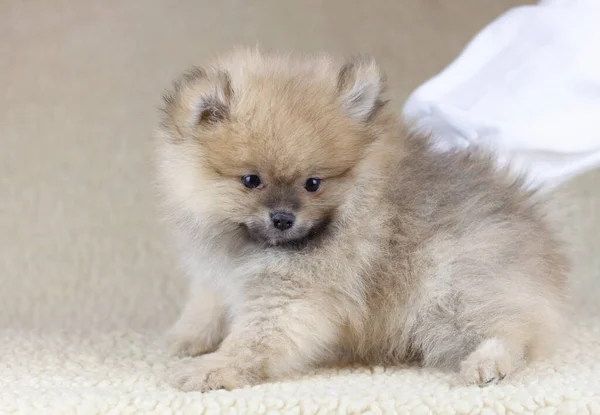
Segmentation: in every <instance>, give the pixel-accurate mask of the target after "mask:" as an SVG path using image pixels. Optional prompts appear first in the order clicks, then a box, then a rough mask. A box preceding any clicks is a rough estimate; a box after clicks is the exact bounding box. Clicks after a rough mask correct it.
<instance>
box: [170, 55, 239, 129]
mask: <svg viewBox="0 0 600 415" xmlns="http://www.w3.org/2000/svg"><path fill="white" fill-rule="evenodd" d="M232 96H233V91H232V89H231V79H230V78H229V74H228V73H227V72H224V71H214V72H212V73H208V72H207V71H205V70H204V69H202V68H197V67H194V68H192V69H190V70H189V71H187V72H185V73H184V74H183V75H182V76H181V77H179V79H177V80H176V81H175V82H174V83H173V88H172V90H171V91H170V92H168V93H167V94H165V96H164V102H165V106H164V113H165V117H164V119H163V126H164V127H166V128H167V129H168V130H171V133H176V134H177V135H179V136H180V138H183V137H185V136H189V135H192V136H193V135H194V132H197V131H198V130H203V129H205V128H212V127H214V126H215V125H217V124H219V123H221V122H224V121H226V120H228V119H229V115H230V111H229V110H230V104H231V99H232Z"/></svg>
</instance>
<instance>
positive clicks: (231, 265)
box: [157, 51, 566, 390]
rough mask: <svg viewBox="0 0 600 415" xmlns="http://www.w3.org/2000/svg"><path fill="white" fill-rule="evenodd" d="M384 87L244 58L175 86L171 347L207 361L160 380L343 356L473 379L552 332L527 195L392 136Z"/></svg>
mask: <svg viewBox="0 0 600 415" xmlns="http://www.w3.org/2000/svg"><path fill="white" fill-rule="evenodd" d="M382 90H383V81H382V75H381V73H380V71H379V69H378V68H377V66H376V65H375V64H374V63H373V62H372V61H371V60H368V59H362V60H361V59H359V60H355V61H353V62H350V63H348V64H346V65H341V64H339V63H337V62H335V61H334V60H332V59H330V58H327V57H322V58H315V59H305V60H298V59H294V58H291V57H285V56H284V57H281V56H268V55H262V54H260V53H258V52H247V51H241V52H237V53H234V54H233V55H231V56H230V57H228V58H226V59H225V60H222V61H220V62H218V63H217V64H216V65H215V67H214V68H212V69H210V70H207V71H205V70H200V69H196V70H194V71H191V72H189V73H188V74H186V75H184V76H183V77H182V78H181V79H180V80H179V81H178V82H177V83H176V84H175V87H174V90H173V91H172V92H171V93H170V94H169V95H168V96H167V97H166V108H165V117H164V119H163V123H162V126H161V129H160V133H161V134H160V136H161V137H160V140H159V147H158V153H157V154H158V156H159V173H160V178H161V181H160V182H161V184H162V187H163V192H164V195H165V198H166V201H167V204H166V205H167V208H168V212H169V213H170V217H171V218H172V221H173V224H174V229H175V230H176V234H177V240H178V241H179V243H180V246H181V249H182V252H183V253H184V255H183V258H184V265H185V268H186V270H187V272H188V274H189V275H190V276H191V290H190V297H189V301H188V303H187V305H186V307H185V308H184V310H183V312H182V314H181V317H180V319H179V321H178V322H177V323H176V324H175V326H174V327H173V329H172V330H171V332H170V334H169V339H170V346H171V348H172V351H173V352H174V353H176V354H180V355H199V354H204V355H203V356H201V357H198V358H196V359H195V360H194V361H192V362H187V363H185V364H184V365H182V366H181V367H180V368H178V369H177V370H176V371H175V372H174V382H175V383H176V385H178V386H179V387H181V388H183V389H186V390H209V389H215V388H228V389H230V388H236V387H241V386H243V385H248V384H256V383H260V382H264V381H267V380H271V379H279V378H282V377H285V376H288V375H290V374H293V373H297V372H301V371H304V370H306V369H307V368H309V367H311V366H315V365H320V364H325V363H331V362H341V361H355V362H361V363H367V364H397V363H401V362H408V361H417V362H420V363H422V364H424V365H427V366H435V367H441V368H448V369H457V370H459V371H460V373H461V376H462V379H463V381H464V382H466V383H477V384H480V385H483V384H487V383H490V382H493V381H498V380H500V379H501V378H503V377H504V376H506V375H508V374H510V373H511V372H513V371H514V370H515V369H517V368H518V367H519V366H520V365H521V364H522V363H523V362H525V361H527V360H528V359H531V358H534V357H536V356H537V355H539V354H540V353H542V352H543V351H545V349H547V348H548V346H550V345H551V344H552V342H553V340H554V339H555V338H556V337H557V335H558V334H559V331H560V330H561V329H562V323H563V321H564V309H565V304H566V300H565V297H566V296H565V289H566V288H565V274H566V261H565V259H564V257H563V255H562V254H561V252H560V250H559V246H558V244H557V243H556V242H555V240H554V239H553V236H552V234H551V232H550V231H549V229H548V228H547V226H546V224H545V223H544V222H543V220H542V219H541V218H540V214H539V212H538V211H537V208H536V206H535V205H534V203H533V202H532V198H531V195H530V194H528V193H527V192H526V191H524V190H522V187H521V186H520V182H519V181H518V180H513V179H511V177H510V175H509V174H508V173H507V172H505V171H500V170H498V169H496V168H494V167H493V163H492V162H491V160H489V159H488V158H487V157H486V156H485V155H483V154H478V153H476V152H474V151H472V150H469V151H461V152H456V153H445V154H441V153H436V152H433V151H431V150H429V149H428V146H427V143H426V142H425V140H423V139H419V138H411V137H409V136H407V135H406V133H405V131H404V130H403V128H402V127H401V125H400V123H399V122H398V121H397V120H396V118H395V117H394V116H393V115H392V114H391V113H390V112H388V110H387V109H386V108H385V106H384V105H383V103H382V100H381V94H382ZM248 175H252V176H253V177H254V178H253V179H248V180H253V181H252V183H251V184H252V185H253V186H254V185H255V184H257V183H259V182H258V181H260V184H258V185H257V186H256V187H253V188H248V187H245V185H244V180H246V179H241V178H246V177H249V176H248ZM256 177H258V179H256ZM312 178H318V179H319V183H320V186H319V188H318V190H317V191H314V192H313V191H308V190H307V189H309V187H308V185H306V183H308V179H311V180H312ZM257 180H258V181H257ZM279 212H285V213H286V214H291V215H292V216H291V217H293V218H294V219H293V224H292V225H290V226H291V227H290V228H289V229H288V228H286V229H283V228H278V226H279V225H274V224H276V221H275V220H274V219H273V217H274V214H276V213H279ZM277 223H279V222H277ZM290 223H292V221H290ZM276 228H277V229H276Z"/></svg>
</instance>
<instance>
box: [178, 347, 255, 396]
mask: <svg viewBox="0 0 600 415" xmlns="http://www.w3.org/2000/svg"><path fill="white" fill-rule="evenodd" d="M259 381H260V379H258V378H257V377H256V376H253V375H252V374H251V373H250V372H248V371H243V370H240V369H239V368H236V366H235V365H234V364H233V362H232V361H231V360H229V359H227V358H225V357H223V356H219V354H218V353H212V354H208V355H204V356H200V357H197V358H195V359H193V360H191V361H186V362H182V363H180V364H179V365H178V366H177V367H175V368H174V369H173V371H172V372H171V375H170V383H171V385H173V386H174V387H176V388H178V389H180V390H182V391H185V392H192V391H200V392H207V391H210V390H216V389H227V390H231V389H236V388H241V387H244V386H250V385H255V384H257V383H258V382H259Z"/></svg>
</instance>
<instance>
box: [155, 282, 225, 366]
mask: <svg viewBox="0 0 600 415" xmlns="http://www.w3.org/2000/svg"><path fill="white" fill-rule="evenodd" d="M224 330H225V310H224V306H223V304H222V302H221V299H220V298H219V297H218V295H217V294H215V293H213V292H210V291H208V290H205V289H204V287H201V286H199V285H197V284H192V287H191V292H190V296H189V298H188V302H187V304H186V305H185V307H184V309H183V311H182V312H181V315H180V317H179V319H178V320H177V322H176V323H175V324H174V325H173V327H172V328H171V329H170V330H169V331H168V332H167V335H166V341H167V346H168V348H169V352H170V353H171V354H172V355H176V356H196V355H199V354H203V353H208V352H211V351H213V350H215V349H216V348H217V347H218V346H219V343H221V341H222V339H223V332H224Z"/></svg>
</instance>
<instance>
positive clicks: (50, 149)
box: [0, 0, 600, 414]
mask: <svg viewBox="0 0 600 415" xmlns="http://www.w3.org/2000/svg"><path fill="white" fill-rule="evenodd" d="M519 3H520V1H518V0H510V1H509V0H505V1H503V2H497V1H495V0H455V1H453V2H441V1H433V0H426V1H425V0H376V1H369V2H366V1H364V2H353V3H352V6H351V7H349V6H348V4H349V2H346V1H345V0H332V1H326V2H324V1H318V0H307V1H301V2H287V1H280V0H260V1H220V2H219V1H212V2H209V1H203V0H201V1H191V0H190V1H188V0H184V1H177V2H171V1H166V0H129V1H117V0H106V1H103V2H82V1H75V0H52V1H46V0H29V1H27V2H21V1H17V0H6V1H2V2H0V414H5V413H6V414H12V413H15V414H70V413H73V414H121V413H122V414H128V413H139V414H152V413H157V414H159V413H160V414H171V413H172V414H201V413H205V414H218V413H227V414H235V413H237V414H242V413H249V414H252V413H265V414H266V413H280V412H286V413H295V414H300V413H306V414H311V413H314V414H325V413H339V414H341V413H374V414H377V413H394V412H399V413H423V414H426V413H461V414H462V413H532V412H537V411H539V413H548V414H550V413H600V406H599V405H600V401H599V400H600V364H599V363H598V362H599V359H598V356H599V355H600V319H599V315H600V314H599V313H598V311H599V308H600V307H598V300H597V298H598V295H599V294H600V283H599V281H600V275H599V274H600V261H599V258H600V244H599V243H598V240H599V239H600V237H599V236H598V235H600V190H599V186H598V182H599V181H600V173H598V172H593V173H590V174H588V175H586V176H585V177H581V178H578V179H576V180H575V181H573V182H571V183H568V184H567V185H565V186H564V188H562V189H559V191H558V192H557V193H556V194H555V195H554V196H553V201H552V205H551V209H550V212H551V214H552V215H556V217H557V218H559V221H558V223H559V224H560V230H561V232H562V234H563V235H564V237H565V238H566V239H567V240H569V241H570V242H571V250H572V256H573V258H574V271H573V288H574V292H575V296H574V298H575V304H576V310H575V314H574V318H573V327H572V331H569V332H568V333H565V336H564V337H565V342H564V343H563V345H562V348H561V350H560V351H559V353H557V354H556V355H555V356H554V357H553V358H552V359H549V360H547V361H542V362H538V363H536V364H535V365H533V366H531V367H529V368H527V369H526V370H524V371H523V372H520V373H518V374H517V375H515V376H514V377H513V378H511V379H506V381H505V382H504V383H503V384H502V385H499V386H492V387H489V388H485V389H479V388H477V387H453V386H452V385H451V380H452V375H451V374H446V373H440V372H437V371H425V370H420V369H417V368H410V367H409V368H385V369H384V368H341V369H334V368H330V369H323V370H318V371H315V372H314V373H310V374H306V375H303V376H302V377H299V378H296V379H289V380H287V381H285V382H281V383H273V384H266V385H262V386H257V387H253V388H246V389H242V390H238V391H233V392H225V391H216V392H211V393H206V394H200V393H188V394H184V393H180V392H178V391H176V390H174V389H172V388H170V387H169V386H168V385H167V384H166V383H165V382H164V379H165V376H164V373H165V372H166V371H168V368H169V367H170V366H171V365H173V364H174V363H177V360H176V359H172V358H169V357H168V356H167V355H166V353H165V351H164V349H163V348H162V346H161V345H160V342H159V339H160V334H161V333H162V332H163V330H164V329H165V328H166V327H167V326H168V325H169V324H170V323H171V322H172V321H173V320H174V319H175V317H176V315H177V311H178V309H179V308H180V306H181V300H182V297H183V294H184V279H183V278H182V276H181V275H180V272H179V271H178V269H177V267H176V261H175V258H176V255H175V252H174V250H173V247H172V246H171V244H170V243H169V239H168V237H167V233H166V232H165V230H164V229H163V227H162V225H161V223H160V221H159V220H158V219H157V218H158V217H159V215H158V213H157V209H156V206H157V203H156V197H155V192H154V190H153V187H152V176H153V169H152V139H151V135H152V130H153V128H154V125H155V123H156V119H157V112H156V107H157V106H158V104H159V102H160V101H159V99H160V95H161V92H162V90H163V88H164V87H166V85H167V84H168V82H169V81H170V79H171V78H172V77H174V76H175V75H176V74H177V73H178V72H180V71H181V70H182V69H183V68H185V67H186V66H188V65H190V64H192V63H201V62H203V61H204V60H206V59H207V58H209V57H210V56H212V54H213V53H216V52H219V51H223V50H227V49H229V48H230V47H231V46H233V45H235V44H250V45H253V44H255V43H257V42H259V43H261V44H262V45H264V47H266V48H276V49H284V50H287V49H293V50H298V51H304V52H313V51H320V50H326V51H329V52H332V53H335V54H341V55H346V54H351V53H357V52H368V53H370V54H373V55H375V56H376V58H377V59H378V60H379V61H380V62H381V66H382V67H383V68H384V69H385V70H386V72H387V73H388V78H389V82H388V83H389V87H390V92H391V94H392V97H393V98H394V99H395V100H396V104H395V105H396V106H397V108H398V109H400V106H401V104H402V101H403V100H404V99H405V97H406V96H407V95H408V93H409V92H410V91H411V90H413V89H414V88H415V87H416V86H418V85H419V84H420V83H421V82H422V81H424V80H425V79H426V78H428V77H430V76H431V75H433V74H435V73H436V72H437V71H439V70H440V69H441V68H442V67H444V66H445V65H446V64H447V63H448V62H449V61H450V60H451V59H452V58H453V57H454V56H455V55H456V54H457V53H458V52H459V50H460V49H461V47H462V46H463V45H464V43H465V42H466V41H467V40H468V39H469V38H470V37H471V36H472V35H473V34H474V33H475V32H476V31H477V30H479V29H480V28H481V27H483V26H484V25H485V24H486V23H487V22H488V21H490V20H491V19H492V18H493V17H495V16H496V15H498V14H499V13H500V12H501V11H503V10H504V9H506V8H508V7H510V6H513V5H517V4H519Z"/></svg>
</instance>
